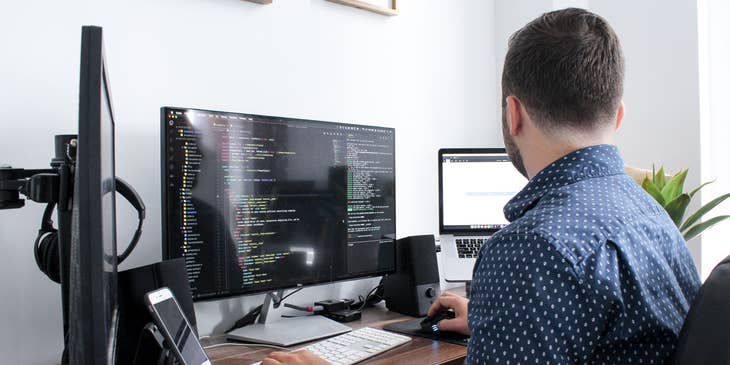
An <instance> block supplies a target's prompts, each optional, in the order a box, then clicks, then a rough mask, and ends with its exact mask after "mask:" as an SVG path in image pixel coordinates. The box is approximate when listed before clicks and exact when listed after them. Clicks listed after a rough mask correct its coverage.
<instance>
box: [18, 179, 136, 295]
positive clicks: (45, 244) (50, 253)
mask: <svg viewBox="0 0 730 365" xmlns="http://www.w3.org/2000/svg"><path fill="white" fill-rule="evenodd" d="M115 184H116V190H117V192H118V193H119V194H121V195H122V196H123V197H124V199H126V200H127V201H128V202H129V203H130V204H132V206H133V207H134V209H136V210H137V218H138V220H139V223H138V224H137V230H136V231H135V232H134V236H133V237H132V241H131V242H130V243H129V246H127V248H126V249H125V250H124V252H122V254H121V255H118V256H117V264H120V263H122V261H124V260H125V259H126V258H127V257H129V254H131V253H132V250H134V247H135V246H137V242H138V241H139V238H140V236H141V235H142V222H144V218H145V206H144V203H143V202H142V198H141V197H140V196H139V194H137V192H136V191H135V190H134V188H132V187H131V186H130V185H129V184H127V182H126V181H124V180H122V179H121V178H119V177H117V178H115ZM55 207H56V203H48V205H46V210H45V211H44V212H43V221H42V222H41V228H40V229H39V230H38V237H37V238H36V239H35V244H34V245H33V251H34V252H35V262H36V264H38V268H39V269H40V270H41V271H43V273H44V274H46V276H48V278H49V279H51V280H53V281H55V282H57V283H61V270H60V263H59V253H58V230H57V229H55V228H53V220H52V219H51V216H52V214H53V209H54V208H55Z"/></svg>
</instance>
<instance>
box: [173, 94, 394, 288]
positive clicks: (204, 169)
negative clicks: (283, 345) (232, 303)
mask: <svg viewBox="0 0 730 365" xmlns="http://www.w3.org/2000/svg"><path fill="white" fill-rule="evenodd" d="M161 118H162V138H163V141H162V143H161V145H162V149H163V151H162V156H163V161H162V167H163V170H162V174H163V181H164V185H163V191H162V196H163V212H164V213H163V226H164V227H163V257H165V258H176V257H184V258H185V261H186V268H187V273H188V277H189V280H190V286H191V289H192V293H193V297H194V299H196V300H201V299H211V298H219V297H224V296H231V295H241V294H251V293H258V292H264V291H271V290H276V289H283V288H291V287H295V286H299V285H307V284H318V283H328V282H332V281H336V280H345V279H352V278H357V277H364V276H374V275H382V274H384V273H389V272H392V271H393V270H394V269H395V244H394V241H395V132H394V130H393V129H392V128H382V127H372V126H362V125H352V124H344V123H330V122H321V121H312V120H301V119H291V118H281V117H270V116H261V115H251V114H240V113H228V112H217V111H208V110H197V109H186V108H169V107H166V108H162V111H161Z"/></svg>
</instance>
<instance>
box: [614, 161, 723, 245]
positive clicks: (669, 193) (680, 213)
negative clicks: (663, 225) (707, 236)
mask: <svg viewBox="0 0 730 365" xmlns="http://www.w3.org/2000/svg"><path fill="white" fill-rule="evenodd" d="M687 171H688V170H682V171H680V172H679V173H677V174H676V175H674V176H671V177H669V176H667V175H666V174H665V172H664V167H662V168H660V169H659V171H654V170H653V169H652V171H648V170H641V169H636V168H632V167H630V166H626V172H627V173H628V174H629V175H630V176H631V177H633V178H634V180H636V182H637V183H639V185H641V187H642V188H643V189H644V190H645V191H646V192H647V193H649V195H651V196H652V197H653V198H654V199H655V200H656V201H657V202H658V203H659V204H661V206H662V207H664V209H665V210H666V211H667V213H668V214H669V217H670V218H672V221H674V224H676V225H677V228H679V231H680V232H681V233H682V235H683V236H684V239H685V240H686V241H689V240H691V239H692V238H694V237H697V236H698V235H700V233H702V232H704V231H705V230H706V229H708V228H710V227H712V226H714V225H715V224H717V223H720V222H722V221H724V220H725V219H728V218H730V215H720V216H716V217H712V218H710V219H707V220H705V221H703V222H700V219H701V218H702V217H703V216H704V215H705V214H707V213H708V212H709V211H710V210H712V209H714V208H715V207H716V206H718V205H719V204H720V203H722V202H723V201H724V200H725V199H727V198H729V197H730V193H728V194H724V195H721V196H719V197H717V198H715V199H713V200H712V201H710V202H708V203H707V204H705V205H703V206H702V207H700V208H699V209H697V211H695V212H694V213H692V214H691V215H690V216H689V217H687V219H684V216H685V213H686V211H687V206H688V205H689V203H690V201H692V198H693V197H694V196H695V194H697V192H698V191H700V189H702V188H703V187H705V186H707V185H708V184H711V183H713V182H714V180H713V181H708V182H706V183H704V184H702V185H700V186H698V187H697V188H695V189H694V190H692V191H691V192H690V193H685V192H684V180H685V179H686V178H687Z"/></svg>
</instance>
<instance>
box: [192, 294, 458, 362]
mask: <svg viewBox="0 0 730 365" xmlns="http://www.w3.org/2000/svg"><path fill="white" fill-rule="evenodd" d="M450 291H454V292H457V293H458V292H459V291H462V292H463V289H461V290H458V289H457V290H450ZM409 319H413V317H410V316H406V315H403V314H400V313H395V312H391V311H389V310H387V309H386V308H385V304H384V303H380V304H378V305H376V306H375V307H373V308H368V309H366V310H364V311H363V313H362V318H361V319H360V320H358V321H354V322H349V323H345V324H346V325H347V326H349V327H352V329H358V328H361V327H373V328H383V326H386V325H388V324H391V323H396V322H402V321H407V320H409ZM409 337H411V338H412V340H411V341H410V342H408V343H406V344H404V345H401V346H399V347H396V348H394V349H391V350H389V351H386V352H384V353H382V354H380V355H378V356H375V357H372V358H370V359H368V360H365V361H363V362H362V363H360V364H368V365H380V364H406V365H408V364H414V365H415V364H418V365H423V364H462V363H464V358H465V357H466V347H464V346H460V345H454V344H450V343H446V342H439V341H434V340H429V339H427V338H423V337H415V336H409ZM318 341H321V340H318ZM201 342H202V343H203V346H208V345H214V344H221V343H225V342H226V341H225V337H224V336H222V335H221V336H213V337H209V338H207V339H204V340H202V341H201ZM313 342H317V341H313ZM305 345H306V343H305V344H299V345H295V346H292V349H295V348H300V347H303V346H305ZM271 351H276V350H275V349H271V348H266V347H254V346H221V347H214V348H209V349H207V350H206V352H207V353H208V357H210V359H211V360H212V362H213V364H214V365H245V364H250V363H252V362H256V361H261V360H262V359H263V358H264V357H265V356H266V355H267V354H268V353H269V352H271Z"/></svg>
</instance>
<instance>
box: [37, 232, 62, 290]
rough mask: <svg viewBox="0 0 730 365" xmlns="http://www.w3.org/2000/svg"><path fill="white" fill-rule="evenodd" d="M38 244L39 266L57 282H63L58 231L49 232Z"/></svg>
mask: <svg viewBox="0 0 730 365" xmlns="http://www.w3.org/2000/svg"><path fill="white" fill-rule="evenodd" d="M47 233H48V234H46V235H45V236H43V237H42V238H40V237H39V238H40V242H39V243H38V245H37V246H36V255H35V257H36V263H37V264H38V268H39V269H40V270H41V271H42V272H43V273H44V274H46V276H48V278H49V279H51V280H53V281H54V282H56V283H59V284H60V283H61V263H60V258H59V253H58V231H56V230H55V229H54V230H53V231H51V232H47Z"/></svg>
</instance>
